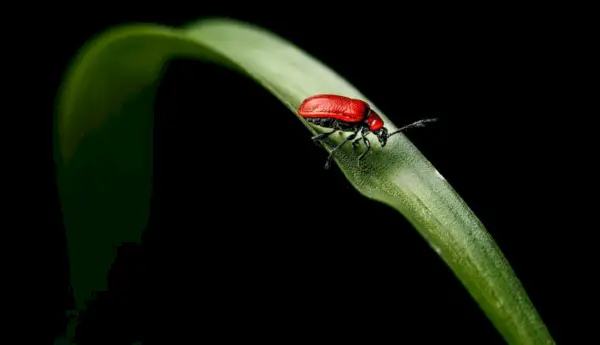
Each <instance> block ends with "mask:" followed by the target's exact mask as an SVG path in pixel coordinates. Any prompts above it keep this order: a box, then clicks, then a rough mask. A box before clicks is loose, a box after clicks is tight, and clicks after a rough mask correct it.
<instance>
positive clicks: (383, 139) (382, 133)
mask: <svg viewBox="0 0 600 345" xmlns="http://www.w3.org/2000/svg"><path fill="white" fill-rule="evenodd" d="M373 134H375V135H376V136H377V139H379V143H380V144H381V147H384V146H385V144H387V139H388V130H387V128H385V127H381V128H379V129H378V130H376V131H374V132H373Z"/></svg>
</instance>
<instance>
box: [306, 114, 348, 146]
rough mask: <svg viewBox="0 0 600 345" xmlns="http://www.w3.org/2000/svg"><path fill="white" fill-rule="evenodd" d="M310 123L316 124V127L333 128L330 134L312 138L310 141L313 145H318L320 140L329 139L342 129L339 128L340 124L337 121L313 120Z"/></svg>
mask: <svg viewBox="0 0 600 345" xmlns="http://www.w3.org/2000/svg"><path fill="white" fill-rule="evenodd" d="M311 122H312V123H314V124H316V125H317V126H325V127H331V128H333V130H332V131H331V132H327V133H321V134H317V135H315V136H314V137H312V138H311V139H312V141H313V142H315V143H319V142H321V141H322V140H325V139H327V138H329V136H331V135H332V134H334V133H335V132H338V131H340V130H341V129H342V128H341V127H340V124H339V123H338V122H337V121H335V120H331V119H314V120H312V121H311Z"/></svg>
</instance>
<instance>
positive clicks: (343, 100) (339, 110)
mask: <svg viewBox="0 0 600 345" xmlns="http://www.w3.org/2000/svg"><path fill="white" fill-rule="evenodd" d="M370 110H371V107H370V106H369V104H368V103H367V102H364V101H361V100H359V99H353V98H348V97H344V96H338V95H326V94H322V95H315V96H312V97H309V98H307V99H305V100H304V102H302V104H301V105H300V108H298V115H300V116H302V117H307V118H311V117H312V118H332V119H336V120H341V121H344V122H361V121H364V120H365V118H366V117H367V115H368V114H369V112H370Z"/></svg>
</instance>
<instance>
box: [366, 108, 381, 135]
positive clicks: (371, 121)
mask: <svg viewBox="0 0 600 345" xmlns="http://www.w3.org/2000/svg"><path fill="white" fill-rule="evenodd" d="M367 124H368V125H369V130H371V132H375V131H376V130H378V129H380V128H382V127H383V119H382V118H381V117H380V116H379V114H377V113H376V112H374V111H372V110H371V112H370V113H369V116H367Z"/></svg>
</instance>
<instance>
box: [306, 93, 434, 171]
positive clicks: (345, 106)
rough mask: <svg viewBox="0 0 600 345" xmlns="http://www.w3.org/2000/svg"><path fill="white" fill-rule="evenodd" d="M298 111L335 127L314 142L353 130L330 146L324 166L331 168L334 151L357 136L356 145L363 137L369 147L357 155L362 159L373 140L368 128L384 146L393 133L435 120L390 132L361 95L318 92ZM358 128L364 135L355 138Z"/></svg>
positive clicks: (418, 122) (317, 137) (353, 143)
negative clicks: (362, 99)
mask: <svg viewBox="0 0 600 345" xmlns="http://www.w3.org/2000/svg"><path fill="white" fill-rule="evenodd" d="M298 115H300V116H301V117H302V118H304V119H305V120H306V121H308V122H310V123H313V124H315V125H318V126H321V127H328V128H333V131H331V132H327V133H322V134H319V135H316V136H314V137H312V140H313V141H315V142H321V141H322V140H324V139H326V138H327V137H329V136H330V135H332V134H333V133H335V132H337V131H350V132H353V133H352V135H350V136H348V137H347V138H346V139H345V140H344V141H343V142H342V143H341V144H339V145H338V146H336V147H334V148H333V149H332V150H331V152H330V153H329V156H328V157H327V161H326V162H325V169H328V168H329V165H330V164H331V159H332V157H333V152H334V151H336V150H337V149H339V148H340V147H342V146H343V145H344V144H346V143H347V142H348V141H351V140H354V141H353V142H352V146H353V147H354V148H356V147H358V145H360V140H361V139H362V141H363V142H364V143H365V146H366V147H367V149H366V150H365V152H363V153H362V154H361V155H360V156H359V157H358V160H359V161H360V160H361V159H362V158H363V157H364V156H365V155H366V154H367V152H369V150H370V149H371V143H370V142H369V139H367V137H366V135H367V134H369V132H371V133H373V134H375V136H377V138H378V139H379V143H380V144H381V147H384V146H385V144H386V143H387V140H388V138H389V137H391V136H392V135H394V134H397V133H400V132H402V131H404V130H405V129H409V128H412V127H423V126H424V125H425V123H426V122H432V121H435V120H436V119H424V120H420V121H417V122H414V123H411V124H409V125H407V126H404V127H402V128H400V129H398V130H397V131H395V132H392V133H390V134H388V130H387V128H385V127H384V123H383V119H381V117H380V116H379V115H378V114H377V113H376V112H375V111H373V110H372V109H371V107H370V106H369V104H368V103H367V102H365V101H361V100H359V99H353V98H348V97H344V96H338V95H327V94H322V95H315V96H311V97H309V98H307V99H305V100H304V102H302V104H301V105H300V108H298ZM359 132H360V134H361V137H359V138H356V136H357V135H358V134H359Z"/></svg>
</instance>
